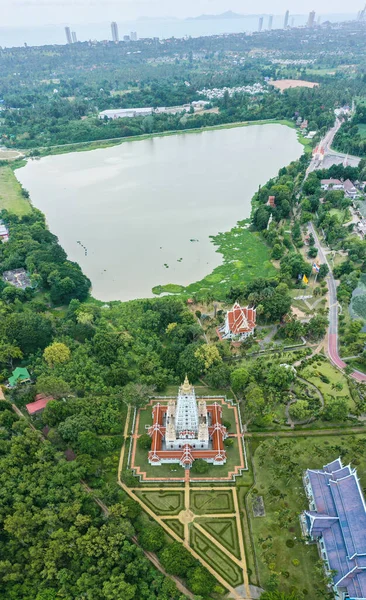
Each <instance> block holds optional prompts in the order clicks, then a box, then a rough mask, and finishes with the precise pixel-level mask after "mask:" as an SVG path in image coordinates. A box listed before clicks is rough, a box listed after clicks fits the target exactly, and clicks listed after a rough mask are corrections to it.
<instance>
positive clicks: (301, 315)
mask: <svg viewBox="0 0 366 600" xmlns="http://www.w3.org/2000/svg"><path fill="white" fill-rule="evenodd" d="M291 308H292V314H293V315H295V317H297V318H298V319H304V318H305V317H306V316H307V315H306V314H305V313H304V312H303V311H302V310H300V309H299V308H296V306H292V307H291Z"/></svg>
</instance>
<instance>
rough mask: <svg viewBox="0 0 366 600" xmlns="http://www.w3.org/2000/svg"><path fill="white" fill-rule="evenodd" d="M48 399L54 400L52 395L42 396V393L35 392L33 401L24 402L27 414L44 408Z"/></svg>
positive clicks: (32, 413)
mask: <svg viewBox="0 0 366 600" xmlns="http://www.w3.org/2000/svg"><path fill="white" fill-rule="evenodd" d="M50 400H54V398H52V396H44V395H43V394H37V396H36V400H35V402H30V404H26V406H25V407H26V409H27V411H28V414H30V415H34V414H35V413H37V412H40V411H41V410H43V409H44V408H46V406H47V404H48V403H49V402H50Z"/></svg>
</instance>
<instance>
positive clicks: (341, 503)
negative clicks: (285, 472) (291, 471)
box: [302, 458, 366, 600]
mask: <svg viewBox="0 0 366 600" xmlns="http://www.w3.org/2000/svg"><path fill="white" fill-rule="evenodd" d="M304 485H305V490H306V493H307V496H308V498H309V503H310V510H307V511H305V512H304V513H303V515H302V524H303V528H304V532H305V533H306V534H308V535H309V536H310V537H311V538H312V539H313V540H316V541H317V543H318V547H319V552H320V555H321V558H322V560H323V561H324V562H325V565H326V566H327V570H328V571H329V572H330V573H331V575H332V578H333V588H334V591H335V592H336V594H338V596H337V597H338V598H339V599H341V600H345V599H349V600H366V504H365V499H364V496H363V493H362V490H361V487H360V483H359V479H358V477H357V473H356V470H355V469H352V468H351V467H350V466H349V465H348V466H346V467H344V466H343V465H342V462H341V460H340V459H339V458H338V459H337V460H335V461H333V462H332V463H329V464H328V465H325V467H323V468H322V469H319V470H312V469H308V470H307V471H306V472H305V476H304Z"/></svg>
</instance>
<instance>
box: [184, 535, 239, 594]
mask: <svg viewBox="0 0 366 600" xmlns="http://www.w3.org/2000/svg"><path fill="white" fill-rule="evenodd" d="M190 544H191V546H192V548H193V549H194V550H195V551H196V552H197V553H198V554H199V555H200V556H202V558H203V559H204V560H206V561H207V562H208V563H209V564H210V565H211V566H212V567H213V568H214V569H215V570H216V571H217V572H218V573H219V574H220V575H221V576H222V577H223V578H224V579H225V580H226V581H227V582H228V583H229V584H230V585H232V586H233V587H236V586H238V585H240V584H241V583H243V575H242V571H241V569H240V568H239V567H238V566H237V565H236V564H235V563H234V562H232V561H231V560H230V558H229V557H227V556H226V555H225V554H224V553H223V552H222V551H220V550H219V549H218V548H216V546H213V544H212V543H211V542H210V541H209V540H208V539H207V538H206V537H205V536H204V535H203V534H202V533H201V532H200V531H198V530H197V529H195V527H194V524H193V527H191V528H190Z"/></svg>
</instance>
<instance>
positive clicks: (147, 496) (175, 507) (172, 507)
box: [136, 490, 184, 515]
mask: <svg viewBox="0 0 366 600" xmlns="http://www.w3.org/2000/svg"><path fill="white" fill-rule="evenodd" d="M136 495H137V496H138V497H139V498H141V500H142V501H143V502H144V503H145V504H146V506H148V507H149V508H150V509H151V510H152V511H154V513H156V514H157V515H177V514H178V513H180V511H181V510H184V492H183V490H182V491H181V492H178V491H169V490H165V491H164V490H158V491H156V492H155V491H143V490H141V491H138V492H136Z"/></svg>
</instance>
